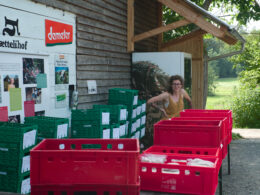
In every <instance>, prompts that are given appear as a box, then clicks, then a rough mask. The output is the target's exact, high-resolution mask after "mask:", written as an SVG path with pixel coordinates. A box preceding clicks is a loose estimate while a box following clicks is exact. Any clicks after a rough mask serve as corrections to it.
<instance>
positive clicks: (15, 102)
mask: <svg viewBox="0 0 260 195" xmlns="http://www.w3.org/2000/svg"><path fill="white" fill-rule="evenodd" d="M9 98H10V111H16V110H22V91H21V88H10V89H9Z"/></svg>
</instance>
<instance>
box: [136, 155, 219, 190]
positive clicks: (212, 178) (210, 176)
mask: <svg viewBox="0 0 260 195" xmlns="http://www.w3.org/2000/svg"><path fill="white" fill-rule="evenodd" d="M143 155H147V154H142V155H141V157H142V156H143ZM187 158H193V157H192V156H187V155H185V156H179V155H178V156H175V155H171V156H169V155H168V156H167V160H166V162H165V163H149V162H140V175H141V190H147V191H158V192H168V193H169V192H170V193H183V194H201V195H214V194H215V191H216V188H217V185H218V173H219V169H220V166H221V162H220V159H218V158H215V157H200V159H202V160H208V161H211V162H213V163H214V167H199V166H189V165H187V164H186V163H179V165H176V164H168V163H169V162H171V160H172V159H176V160H186V159H187Z"/></svg>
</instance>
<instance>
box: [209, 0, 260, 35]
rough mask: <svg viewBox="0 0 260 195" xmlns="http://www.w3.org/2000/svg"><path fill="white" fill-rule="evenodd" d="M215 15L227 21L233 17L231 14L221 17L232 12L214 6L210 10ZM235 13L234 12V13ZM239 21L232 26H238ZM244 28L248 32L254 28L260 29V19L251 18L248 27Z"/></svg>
mask: <svg viewBox="0 0 260 195" xmlns="http://www.w3.org/2000/svg"><path fill="white" fill-rule="evenodd" d="M259 1H260V0H259ZM210 12H211V13H212V14H213V15H214V16H216V17H218V18H219V19H221V20H223V21H225V22H226V23H229V22H228V21H231V17H229V16H225V17H221V16H223V15H230V13H223V10H222V9H221V8H214V9H213V10H212V11H210ZM232 14H233V13H232ZM236 25H237V23H236V22H235V23H234V24H231V25H230V26H232V27H235V29H237V28H236ZM243 29H245V30H246V31H247V32H251V31H252V30H254V29H255V30H259V29H260V20H259V21H254V20H251V21H250V22H249V23H248V24H247V25H246V27H244V28H243Z"/></svg>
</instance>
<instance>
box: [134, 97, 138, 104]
mask: <svg viewBox="0 0 260 195" xmlns="http://www.w3.org/2000/svg"><path fill="white" fill-rule="evenodd" d="M137 102H138V95H136V96H134V101H133V105H137Z"/></svg>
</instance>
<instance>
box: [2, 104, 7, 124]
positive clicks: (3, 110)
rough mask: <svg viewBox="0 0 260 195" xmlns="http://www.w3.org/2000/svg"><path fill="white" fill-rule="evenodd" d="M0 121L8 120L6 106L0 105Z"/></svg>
mask: <svg viewBox="0 0 260 195" xmlns="http://www.w3.org/2000/svg"><path fill="white" fill-rule="evenodd" d="M0 121H2V122H7V121H8V107H7V106H4V107H0Z"/></svg>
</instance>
